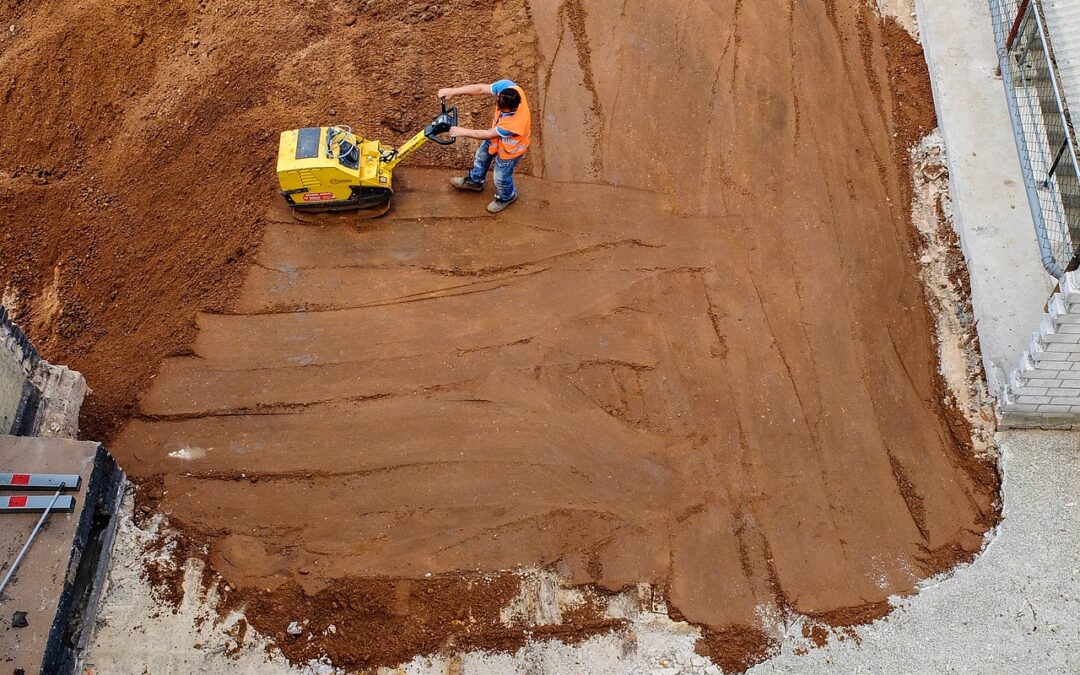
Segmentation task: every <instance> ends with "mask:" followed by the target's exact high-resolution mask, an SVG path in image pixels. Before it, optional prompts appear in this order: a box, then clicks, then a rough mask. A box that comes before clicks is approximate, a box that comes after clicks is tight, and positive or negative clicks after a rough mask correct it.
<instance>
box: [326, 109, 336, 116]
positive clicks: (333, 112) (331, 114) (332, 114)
mask: <svg viewBox="0 0 1080 675" xmlns="http://www.w3.org/2000/svg"><path fill="white" fill-rule="evenodd" d="M328 112H329V113H330V117H333V116H335V115H337V108H330V110H329V111H328Z"/></svg>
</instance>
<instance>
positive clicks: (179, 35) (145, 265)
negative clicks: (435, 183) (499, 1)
mask: <svg viewBox="0 0 1080 675" xmlns="http://www.w3.org/2000/svg"><path fill="white" fill-rule="evenodd" d="M513 4H514V3H508V5H513ZM510 9H512V8H510V7H508V6H507V7H502V8H497V7H496V3H491V2H482V1H475V0H470V1H461V2H449V3H430V2H416V1H410V0H396V1H392V2H389V1H388V2H332V3H322V4H320V5H319V6H318V7H317V8H316V7H313V6H312V5H311V4H310V3H306V2H300V1H291V2H279V3H270V4H267V3H260V2H253V1H250V2H243V1H240V2H228V3H217V2H215V3H208V2H192V1H188V2H176V3H169V4H168V5H160V4H158V3H145V2H122V3H117V2H111V1H109V0H100V1H96V2H94V1H90V2H79V3H63V2H48V1H34V2H17V3H7V5H6V6H5V7H3V9H2V10H0V17H2V19H3V22H2V23H3V25H4V28H5V30H4V31H3V33H2V34H0V66H2V67H0V99H2V101H3V105H4V109H5V114H4V115H3V116H0V199H2V200H3V201H4V203H5V205H6V206H5V208H4V209H3V210H2V211H0V237H2V242H3V250H4V251H5V255H4V256H3V257H2V258H0V288H2V289H3V290H4V297H5V302H6V304H9V305H11V308H12V309H14V310H15V312H14V314H15V316H16V317H17V318H18V320H19V321H20V322H21V323H22V324H23V325H25V326H26V327H27V328H28V329H30V332H31V333H32V338H33V339H34V340H35V342H36V344H37V345H38V346H39V348H40V349H41V351H42V352H43V353H44V354H45V355H46V357H47V358H49V359H51V360H53V361H55V362H57V363H66V364H69V365H71V366H72V367H73V368H76V369H78V370H80V371H82V372H83V373H84V374H85V376H86V377H87V380H88V382H89V383H90V386H91V387H92V389H93V392H94V393H93V395H91V396H90V398H89V399H88V401H87V403H86V405H85V406H84V408H83V420H82V426H83V432H84V433H85V434H86V436H87V437H88V438H95V439H109V438H111V437H112V435H113V434H114V433H115V431H116V430H117V429H118V427H119V425H120V424H122V423H123V421H124V420H125V419H127V418H128V417H129V416H130V415H131V413H132V411H133V405H134V401H135V400H136V397H137V396H138V394H139V393H140V392H141V391H142V390H143V389H145V387H146V386H147V384H148V383H149V381H150V378H151V377H152V376H153V373H154V372H155V370H156V369H157V367H158V364H159V363H160V362H161V360H162V359H163V358H165V357H166V356H172V355H176V354H182V353H186V352H187V351H188V349H189V345H190V344H191V340H192V339H193V337H194V318H195V314H196V312H198V311H224V310H226V309H227V308H228V307H229V306H230V303H231V302H232V301H233V299H234V298H235V297H236V294H237V291H238V290H239V285H240V280H241V274H242V271H243V269H244V267H245V264H246V263H247V262H248V261H250V259H251V256H252V254H253V252H254V251H255V250H256V249H257V248H258V244H259V240H260V236H261V232H262V229H263V226H264V224H263V222H262V220H261V217H262V216H263V214H264V213H265V211H266V205H267V202H268V200H270V199H273V198H274V194H273V190H274V178H273V170H274V161H275V158H276V156H277V134H278V132H279V131H281V130H282V129H286V128H291V127H296V126H304V125H312V124H330V123H344V124H350V125H351V126H353V127H354V128H355V129H356V130H357V131H358V132H360V133H363V134H366V135H368V136H371V137H377V138H380V139H384V140H386V141H389V142H395V143H398V142H402V141H404V140H406V139H407V138H408V137H409V136H411V135H412V134H413V133H415V132H416V131H417V130H419V129H420V128H421V127H422V126H423V125H424V124H426V123H427V122H428V121H430V118H431V116H432V115H433V114H434V113H435V112H437V104H436V101H435V98H434V97H435V91H436V90H437V89H438V88H439V87H440V86H445V85H447V84H449V83H455V82H463V81H470V80H474V79H475V80H484V79H487V80H492V79H494V78H496V77H498V76H499V75H500V73H501V72H502V71H501V70H500V65H501V64H500V63H499V62H498V60H497V58H493V56H495V55H493V54H492V53H491V52H490V51H488V50H485V49H483V48H480V47H477V46H475V45H473V44H472V43H471V41H470V40H469V39H466V38H465V37H464V36H465V35H475V34H479V35H490V36H495V37H497V36H499V35H500V31H502V30H504V27H505V25H506V23H507V22H508V21H510V19H509V18H508V17H509V12H510ZM511 23H512V22H511ZM9 26H14V27H15V28H14V31H9V30H7V28H8V27H9ZM418 38H421V39H418ZM530 76H531V72H529V71H526V72H524V73H523V74H522V75H521V77H520V79H521V80H522V82H523V83H524V84H526V85H529V86H531V82H530V80H529V78H530ZM464 111H465V120H466V121H467V122H476V123H477V124H483V123H484V122H486V121H487V120H486V117H487V115H489V111H488V109H487V108H486V107H483V108H480V107H478V106H477V105H475V104H469V103H468V102H466V103H465V105H464ZM481 120H482V121H481ZM471 152H472V148H466V147H465V146H464V144H461V145H458V146H455V147H454V148H451V149H449V150H445V149H441V148H440V149H439V150H438V151H437V152H436V151H434V150H430V149H424V150H422V151H421V153H420V155H419V156H418V157H417V158H415V160H410V162H411V163H414V164H421V165H422V164H439V165H444V166H464V165H466V164H467V159H468V157H469V155H470V154H471ZM47 295H48V296H50V297H53V298H55V300H54V302H52V303H44V304H43V303H42V302H40V301H39V299H40V298H43V297H45V296H47Z"/></svg>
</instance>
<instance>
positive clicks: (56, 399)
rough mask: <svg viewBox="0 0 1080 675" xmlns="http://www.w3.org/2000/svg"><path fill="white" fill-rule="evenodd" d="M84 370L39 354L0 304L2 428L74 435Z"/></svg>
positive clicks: (21, 432)
mask: <svg viewBox="0 0 1080 675" xmlns="http://www.w3.org/2000/svg"><path fill="white" fill-rule="evenodd" d="M87 391H88V390H87V387H86V381H85V380H84V379H83V377H82V375H80V374H79V373H77V372H75V371H73V370H70V369H69V368H66V367H64V366H54V365H52V364H50V363H49V362H48V361H45V360H44V359H42V358H41V357H40V356H39V355H38V353H37V350H35V349H34V346H33V345H32V344H30V341H29V340H28V339H27V337H26V335H25V334H24V333H23V332H22V330H21V329H20V328H19V327H18V325H16V324H15V323H14V322H13V321H12V320H11V318H10V317H9V316H8V313H7V310H5V309H4V308H3V307H2V306H0V434H13V435H19V436H57V437H67V438H75V437H76V436H77V435H78V431H79V408H80V407H81V406H82V402H83V399H84V398H85V397H86V394H87Z"/></svg>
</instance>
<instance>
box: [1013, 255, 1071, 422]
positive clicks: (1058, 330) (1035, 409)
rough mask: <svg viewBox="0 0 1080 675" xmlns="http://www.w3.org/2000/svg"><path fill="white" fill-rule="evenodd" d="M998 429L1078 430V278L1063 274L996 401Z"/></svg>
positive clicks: (1069, 273) (1067, 273) (1068, 273)
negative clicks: (1018, 361) (999, 426)
mask: <svg viewBox="0 0 1080 675" xmlns="http://www.w3.org/2000/svg"><path fill="white" fill-rule="evenodd" d="M998 406H999V413H1000V417H1001V424H1002V426H1003V427H1070V428H1072V427H1080V272H1066V273H1065V276H1064V277H1063V278H1062V280H1061V283H1060V285H1059V287H1058V290H1057V292H1055V293H1054V294H1053V295H1052V296H1050V300H1049V301H1048V302H1047V303H1046V307H1045V311H1044V312H1043V316H1042V320H1041V321H1040V322H1039V329H1038V331H1036V332H1035V333H1032V336H1031V341H1030V342H1029V343H1028V348H1027V349H1026V350H1025V351H1024V352H1023V353H1022V354H1021V355H1020V364H1019V367H1018V368H1016V369H1015V370H1013V371H1012V373H1011V375H1010V376H1009V379H1008V382H1007V383H1006V384H1005V386H1004V387H1002V389H1001V395H1000V397H999V401H998Z"/></svg>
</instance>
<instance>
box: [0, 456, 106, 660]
mask: <svg viewBox="0 0 1080 675" xmlns="http://www.w3.org/2000/svg"><path fill="white" fill-rule="evenodd" d="M100 447H101V446H100V445H98V444H97V443H91V442H81V441H75V440H71V439H61V438H26V437H15V436H0V467H3V468H4V469H6V470H10V471H23V472H35V473H63V474H79V475H80V476H81V477H82V484H81V486H80V488H79V490H77V491H75V492H72V493H70V494H73V495H74V496H75V510H74V512H72V513H54V514H50V516H49V519H48V520H47V521H46V522H45V525H44V526H43V528H42V530H41V531H40V532H39V534H38V536H37V538H36V539H35V540H34V543H33V545H32V546H31V547H30V549H29V550H28V551H27V554H26V557H25V558H24V559H23V561H22V562H21V563H20V564H19V567H18V569H17V571H16V573H15V576H14V577H13V579H12V580H11V582H10V583H9V584H8V586H7V588H5V589H4V594H3V596H2V597H0V655H3V657H4V666H5V668H6V669H8V670H7V672H12V670H11V669H14V671H15V672H18V670H19V669H22V670H24V671H25V672H27V673H38V672H42V673H66V672H71V671H72V669H73V667H74V662H73V660H72V659H71V656H72V653H71V651H70V650H69V649H68V648H67V647H66V645H67V644H68V638H70V637H71V636H73V635H74V636H75V637H77V636H78V632H79V630H78V629H79V626H80V622H79V621H78V620H76V618H77V617H78V616H80V615H82V614H83V613H84V612H85V611H86V608H87V607H88V604H89V605H90V607H91V610H92V603H93V601H94V597H93V596H94V594H93V593H92V592H90V591H91V589H92V587H93V585H94V584H93V574H94V572H95V569H94V568H95V566H96V565H95V563H96V561H97V560H99V555H100V550H101V546H100V540H99V539H98V537H99V536H100V535H101V534H102V532H103V530H102V529H101V528H100V527H94V523H93V522H92V521H94V520H95V518H96V516H97V513H96V512H97V511H98V510H99V507H103V508H102V511H103V512H104V513H105V514H108V513H110V512H111V511H112V509H111V508H110V507H109V504H110V503H115V501H116V496H117V488H118V487H119V480H120V478H119V477H120V475H121V474H119V472H118V471H116V470H115V464H113V463H112V462H111V460H109V459H107V455H106V454H105V453H104V451H101V450H100ZM5 494H17V493H16V492H10V493H8V492H5ZM23 494H25V493H23ZM42 494H44V493H42ZM39 518H40V514H37V513H24V514H5V515H3V516H0V567H2V569H3V573H4V574H6V573H7V570H8V569H9V568H10V566H11V564H12V562H13V561H14V559H15V557H16V555H17V554H18V552H19V550H20V549H21V548H22V546H23V544H24V543H25V542H26V540H27V537H29V536H30V533H31V532H32V531H33V529H34V526H35V524H36V523H37V521H38V519H39ZM106 521H107V518H106ZM99 524H100V523H99ZM16 611H24V612H26V615H27V620H28V622H29V625H28V626H25V627H22V628H15V627H13V626H12V615H13V613H14V612H16ZM89 614H92V611H90V612H89Z"/></svg>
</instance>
